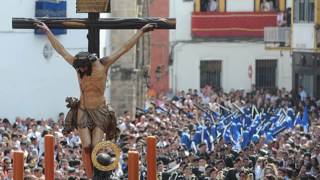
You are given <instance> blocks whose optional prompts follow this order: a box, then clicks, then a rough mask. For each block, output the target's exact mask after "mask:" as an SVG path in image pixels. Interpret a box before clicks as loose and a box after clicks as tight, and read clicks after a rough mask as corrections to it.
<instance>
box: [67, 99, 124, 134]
mask: <svg viewBox="0 0 320 180" xmlns="http://www.w3.org/2000/svg"><path fill="white" fill-rule="evenodd" d="M67 107H68V106H67ZM79 110H80V111H82V116H81V118H80V119H79V120H77V115H78V111H79ZM68 120H69V121H72V123H70V122H69V123H67V121H68ZM65 122H66V125H69V126H68V127H67V126H65V129H70V128H71V129H74V128H80V129H82V128H88V129H90V130H93V129H94V128H96V127H98V128H100V129H101V130H102V131H103V132H104V133H106V138H107V140H111V139H114V138H116V137H117V135H118V133H119V131H118V128H117V119H116V116H115V112H114V111H113V109H112V108H111V106H110V105H104V106H102V107H99V108H97V109H93V110H89V109H82V108H80V107H79V102H78V105H77V106H76V107H73V108H72V107H71V108H70V110H69V112H68V114H67V116H66V120H65Z"/></svg>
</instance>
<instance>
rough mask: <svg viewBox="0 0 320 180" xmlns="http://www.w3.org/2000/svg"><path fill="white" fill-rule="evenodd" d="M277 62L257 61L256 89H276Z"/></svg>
mask: <svg viewBox="0 0 320 180" xmlns="http://www.w3.org/2000/svg"><path fill="white" fill-rule="evenodd" d="M276 77H277V60H256V87H257V88H267V89H273V88H276Z"/></svg>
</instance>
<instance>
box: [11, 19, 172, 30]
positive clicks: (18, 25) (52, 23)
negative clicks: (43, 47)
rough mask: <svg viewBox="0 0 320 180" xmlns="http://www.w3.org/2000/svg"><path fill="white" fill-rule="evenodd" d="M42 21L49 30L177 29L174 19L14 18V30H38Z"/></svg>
mask: <svg viewBox="0 0 320 180" xmlns="http://www.w3.org/2000/svg"><path fill="white" fill-rule="evenodd" d="M37 21H42V22H44V23H45V24H46V25H47V26H48V27H49V28H58V29H59V28H61V29H89V28H98V29H140V28H142V27H143V26H144V25H146V24H149V23H154V24H157V26H156V28H155V29H175V28H176V20H175V19H174V18H100V19H98V20H97V21H90V20H89V19H88V18H37V19H32V18H13V19H12V28H14V29H36V28H37V27H36V26H35V25H34V23H35V22H37Z"/></svg>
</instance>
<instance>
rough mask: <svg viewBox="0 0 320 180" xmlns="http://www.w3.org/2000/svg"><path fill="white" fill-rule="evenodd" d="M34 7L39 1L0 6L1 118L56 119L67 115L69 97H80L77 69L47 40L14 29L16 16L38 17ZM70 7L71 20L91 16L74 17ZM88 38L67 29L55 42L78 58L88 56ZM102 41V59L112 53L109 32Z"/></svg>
mask: <svg viewBox="0 0 320 180" xmlns="http://www.w3.org/2000/svg"><path fill="white" fill-rule="evenodd" d="M55 2H59V1H55ZM35 3H36V1H35V0H33V1H21V0H10V1H4V2H2V5H1V6H0V22H1V23H0V39H1V41H0V51H1V54H2V56H1V59H2V60H1V66H0V72H1V76H0V82H1V84H2V86H1V88H0V100H1V102H2V103H1V104H0V118H4V117H6V118H9V119H10V120H11V121H13V120H14V118H15V117H16V116H21V117H24V118H26V117H32V118H36V119H41V118H53V119H56V118H57V116H58V113H59V112H65V113H66V111H67V108H66V107H65V105H66V103H65V98H66V97H67V96H73V97H79V95H80V91H79V86H78V82H77V75H76V72H75V70H74V69H73V67H72V66H70V65H69V64H68V63H66V62H65V61H64V60H63V59H62V57H61V56H60V55H58V54H57V53H56V52H55V51H54V50H53V49H52V47H51V45H50V44H49V41H48V40H47V38H46V36H45V35H37V34H35V33H34V30H16V29H12V18H13V17H24V18H33V17H34V16H35V8H36V7H35ZM66 3H67V6H66V13H67V17H70V18H71V17H74V18H80V17H82V18H86V17H87V14H77V13H76V0H68V1H67V2H66ZM101 16H102V17H103V16H108V15H107V14H102V15H101ZM86 36H87V31H86V30H67V33H66V34H63V35H57V38H58V40H59V41H60V42H61V43H62V44H63V45H64V46H65V48H66V49H67V51H69V52H70V53H71V54H72V55H75V54H76V53H78V52H79V51H87V45H88V42H87V38H86ZM100 39H101V40H100V48H101V50H100V52H101V54H100V56H103V55H106V54H107V53H109V51H108V49H109V47H110V44H109V31H101V32H100Z"/></svg>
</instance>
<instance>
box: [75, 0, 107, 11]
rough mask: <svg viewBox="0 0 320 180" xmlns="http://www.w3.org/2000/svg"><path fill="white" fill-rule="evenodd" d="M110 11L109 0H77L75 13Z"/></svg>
mask: <svg viewBox="0 0 320 180" xmlns="http://www.w3.org/2000/svg"><path fill="white" fill-rule="evenodd" d="M89 12H110V0H77V13H89Z"/></svg>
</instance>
